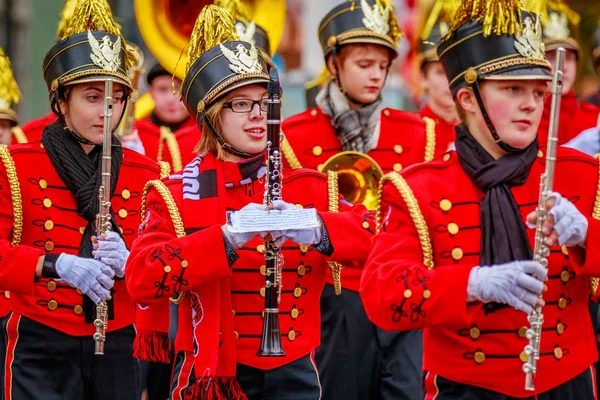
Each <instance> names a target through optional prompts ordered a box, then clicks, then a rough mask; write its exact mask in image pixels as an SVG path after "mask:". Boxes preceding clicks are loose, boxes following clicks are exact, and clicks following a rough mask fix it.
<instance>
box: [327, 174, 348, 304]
mask: <svg viewBox="0 0 600 400" xmlns="http://www.w3.org/2000/svg"><path fill="white" fill-rule="evenodd" d="M327 193H328V195H329V212H333V213H336V212H339V208H340V206H339V201H340V199H339V198H340V196H339V191H338V175H337V172H335V171H327ZM328 263H329V268H330V269H331V277H332V278H333V287H334V289H335V294H337V295H339V294H341V293H342V269H343V268H344V266H343V265H342V264H340V263H338V262H335V261H329V262H328Z"/></svg>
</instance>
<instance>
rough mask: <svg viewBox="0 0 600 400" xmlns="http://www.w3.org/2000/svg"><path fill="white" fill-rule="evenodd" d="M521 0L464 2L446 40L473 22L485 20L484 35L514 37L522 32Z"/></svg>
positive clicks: (474, 0)
mask: <svg viewBox="0 0 600 400" xmlns="http://www.w3.org/2000/svg"><path fill="white" fill-rule="evenodd" d="M522 6H523V5H522V3H521V0H464V1H463V2H462V4H461V5H460V7H459V8H458V10H456V14H455V15H454V20H453V21H452V24H451V25H450V29H449V30H448V33H447V34H446V36H445V38H447V37H449V36H450V35H451V34H452V33H453V32H454V31H456V30H457V29H458V28H460V27H461V26H463V25H466V24H468V23H469V22H471V21H480V20H483V35H484V36H489V35H491V34H492V32H493V33H494V34H495V35H498V36H500V35H514V34H515V33H518V32H520V31H521V25H522V23H523V22H522V20H521V12H520V10H521V9H522V8H523V7H522Z"/></svg>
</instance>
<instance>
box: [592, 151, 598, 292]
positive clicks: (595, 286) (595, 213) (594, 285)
mask: <svg viewBox="0 0 600 400" xmlns="http://www.w3.org/2000/svg"><path fill="white" fill-rule="evenodd" d="M595 157H596V159H597V160H600V154H596V156H595ZM599 167H600V166H599ZM592 218H594V219H600V171H598V187H597V189H596V201H595V202H594V209H593V210H592ZM599 285H600V278H599V277H592V278H590V286H591V289H592V295H595V294H596V292H598V286H599Z"/></svg>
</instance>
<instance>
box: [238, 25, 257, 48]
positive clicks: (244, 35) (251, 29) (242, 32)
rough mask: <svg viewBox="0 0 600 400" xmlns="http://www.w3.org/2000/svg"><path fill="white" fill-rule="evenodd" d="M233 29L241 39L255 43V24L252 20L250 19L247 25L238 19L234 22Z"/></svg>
mask: <svg viewBox="0 0 600 400" xmlns="http://www.w3.org/2000/svg"><path fill="white" fill-rule="evenodd" d="M235 31H236V32H237V34H238V36H239V37H240V40H241V41H243V42H248V43H252V44H255V40H254V34H255V33H256V24H255V23H254V21H250V23H248V25H247V26H246V25H245V24H244V23H243V22H241V21H238V22H237V23H236V24H235Z"/></svg>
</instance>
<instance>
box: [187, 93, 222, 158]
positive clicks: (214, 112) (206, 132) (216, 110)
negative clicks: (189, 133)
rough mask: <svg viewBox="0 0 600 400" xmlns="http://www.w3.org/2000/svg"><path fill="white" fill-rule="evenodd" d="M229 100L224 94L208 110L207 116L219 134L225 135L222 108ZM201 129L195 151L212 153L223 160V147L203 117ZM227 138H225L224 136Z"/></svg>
mask: <svg viewBox="0 0 600 400" xmlns="http://www.w3.org/2000/svg"><path fill="white" fill-rule="evenodd" d="M226 102H227V98H226V96H223V97H222V98H220V99H219V100H217V101H216V102H214V103H213V104H212V105H211V106H210V107H208V109H207V110H206V118H208V120H209V121H210V123H211V125H212V126H213V127H214V128H215V130H216V131H217V134H219V135H221V136H222V135H223V132H222V131H223V123H222V121H221V110H222V109H223V104H225V103H226ZM196 118H197V116H196ZM200 131H201V132H202V136H201V137H200V141H199V142H198V144H197V145H196V148H195V149H194V151H195V152H196V153H198V154H206V153H211V154H212V155H214V156H215V157H216V158H217V159H219V160H222V159H223V157H224V155H225V154H224V151H223V147H221V145H220V144H219V142H218V141H217V139H215V137H214V136H213V133H212V132H211V131H210V128H209V127H208V125H207V124H206V122H205V121H204V119H202V120H201V121H200ZM223 140H225V138H223Z"/></svg>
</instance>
